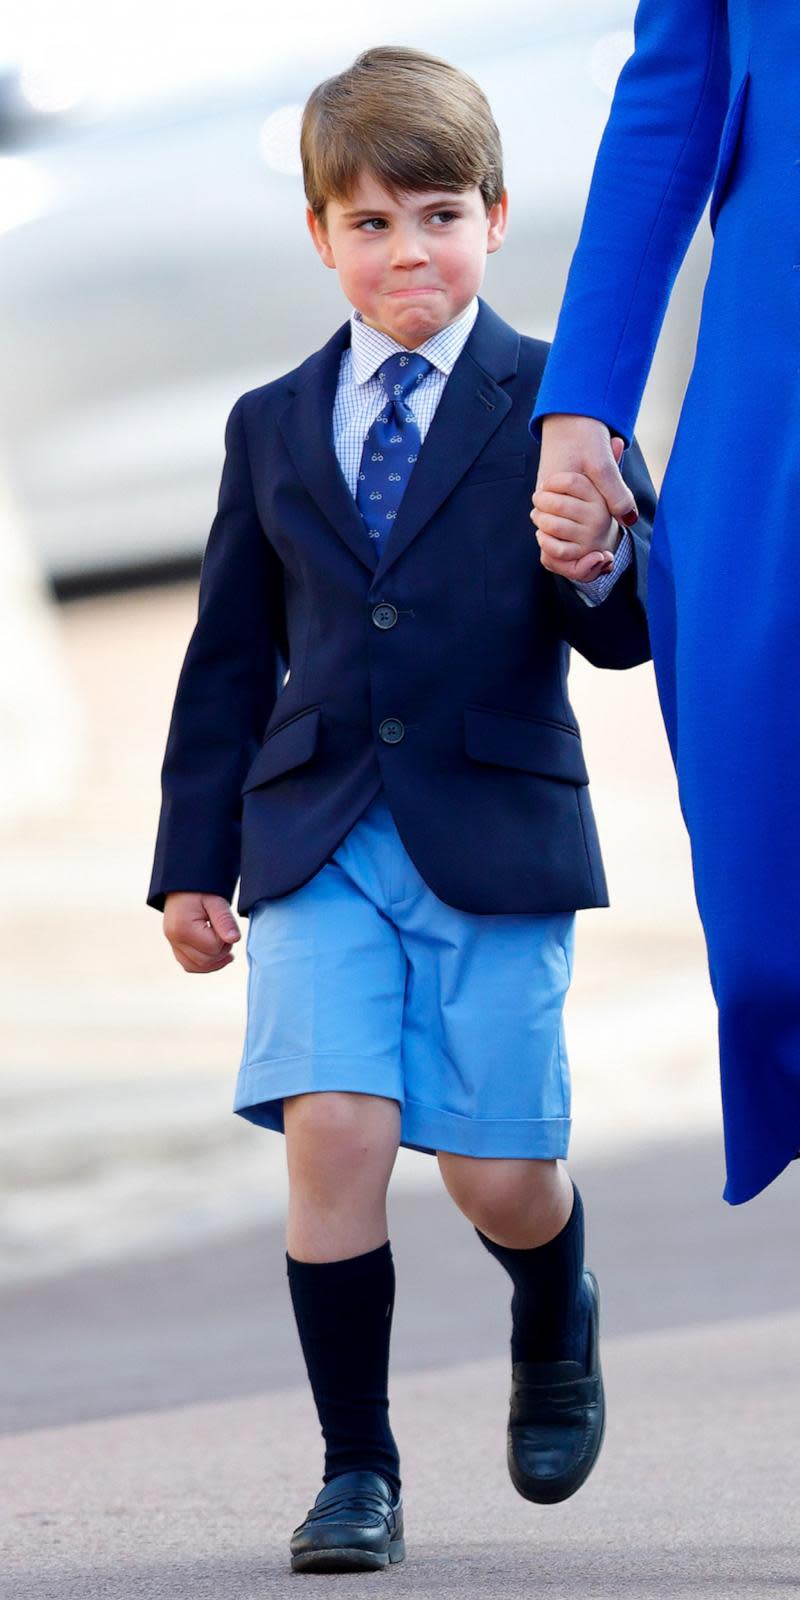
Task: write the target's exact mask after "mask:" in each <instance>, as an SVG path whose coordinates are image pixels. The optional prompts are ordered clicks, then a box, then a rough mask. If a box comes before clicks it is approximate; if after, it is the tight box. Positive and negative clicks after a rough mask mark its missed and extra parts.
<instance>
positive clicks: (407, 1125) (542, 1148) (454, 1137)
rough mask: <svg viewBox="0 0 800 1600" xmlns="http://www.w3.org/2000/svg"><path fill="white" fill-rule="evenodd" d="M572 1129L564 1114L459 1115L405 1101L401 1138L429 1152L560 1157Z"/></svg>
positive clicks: (536, 1157)
mask: <svg viewBox="0 0 800 1600" xmlns="http://www.w3.org/2000/svg"><path fill="white" fill-rule="evenodd" d="M571 1128H572V1121H571V1118H569V1117H529V1118H517V1117H514V1118H488V1117H486V1118H485V1117H464V1116H460V1115H459V1114H458V1112H455V1111H442V1110H440V1109H439V1107H438V1106H426V1105H421V1104H420V1103H419V1101H415V1100H406V1102H405V1105H404V1107H403V1113H402V1124H401V1137H400V1142H401V1144H404V1145H406V1146H407V1147H408V1148H409V1149H410V1150H421V1151H423V1152H424V1153H426V1154H431V1155H434V1154H435V1153H436V1151H437V1150H447V1151H449V1152H450V1153H451V1154H453V1155H461V1156H486V1157H495V1158H502V1157H508V1158H511V1159H513V1158H514V1157H518V1158H519V1159H520V1160H525V1159H526V1158H527V1159H528V1160H539V1161H542V1160H564V1159H565V1158H566V1155H567V1152H568V1150H569V1137H570V1132H571Z"/></svg>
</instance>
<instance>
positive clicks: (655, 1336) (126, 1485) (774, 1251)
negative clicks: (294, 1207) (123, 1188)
mask: <svg viewBox="0 0 800 1600" xmlns="http://www.w3.org/2000/svg"><path fill="white" fill-rule="evenodd" d="M574 1170H575V1173H576V1176H577V1178H578V1181H579V1182H580V1184H581V1187H582V1190H583V1193H584V1198H585V1201H586V1207H587V1213H588V1215H589V1218H590V1252H589V1254H590V1259H591V1261H592V1263H593V1264H594V1266H595V1267H596V1269H597V1271H598V1274H599V1277H600V1280H601V1286H602V1293H603V1327H604V1360H605V1367H606V1377H607V1386H608V1392H609V1404H610V1421H609V1431H608V1438H607V1443H606V1446H605V1449H604V1452H603V1455H602V1457H601V1461H600V1463H599V1465H598V1468H597V1470H596V1472H595V1473H594V1475H593V1477H592V1479H591V1480H590V1482H589V1483H588V1484H587V1485H586V1487H585V1488H584V1489H583V1490H582V1491H581V1493H580V1494H579V1495H578V1496H576V1497H575V1499H574V1500H573V1501H571V1502H569V1503H568V1504H567V1505H564V1506H561V1507H555V1508H550V1509H544V1508H540V1507H534V1506H529V1505H527V1504H526V1503H525V1502H523V1501H521V1500H520V1499H519V1498H518V1496H516V1494H515V1493H514V1491H513V1489H512V1488H511V1486H510V1484H509V1482H508V1480H507V1477H506V1473H505V1465H504V1456H503V1449H504V1441H503V1434H504V1423H505V1411H506V1398H507V1386H508V1361H507V1354H506V1350H507V1317H508V1311H507V1303H508V1293H507V1285H506V1281H505V1280H504V1278H503V1275H502V1273H501V1272H500V1269H499V1268H498V1267H497V1264H496V1263H495V1262H493V1261H492V1260H491V1259H490V1258H489V1257H488V1256H487V1255H486V1254H485V1253H484V1252H483V1251H482V1250H481V1249H480V1247H479V1245H478V1243H477V1241H476V1240H475V1239H474V1236H473V1233H472V1230H471V1228H470V1227H469V1225H468V1224H467V1223H465V1221H464V1219H463V1218H461V1217H460V1216H459V1214H458V1213H457V1212H456V1211H455V1209H454V1208H453V1207H452V1205H451V1204H450V1203H449V1201H448V1200H447V1199H446V1197H445V1196H444V1195H443V1194H442V1195H438V1194H436V1193H428V1194H423V1195H414V1194H407V1193H402V1194H399V1195H398V1196H396V1197H395V1198H394V1199H393V1202H392V1212H391V1236H392V1241H393V1248H394V1252H395V1257H396V1262H397V1271H398V1307H397V1314H396V1322H395V1335H394V1343H393V1374H394V1378H393V1386H392V1415H393V1421H394V1426H395V1429H396V1432H397V1434H398V1438H399V1440H400V1443H401V1448H402V1450H403V1465H404V1474H405V1493H406V1505H407V1519H408V1541H407V1542H408V1559H407V1561H406V1563H405V1565H404V1566H403V1567H400V1568H396V1569H393V1570H392V1571H391V1573H388V1574H383V1575H380V1576H376V1577H356V1578H351V1577H345V1576H341V1577H335V1578H328V1579H327V1580H320V1579H316V1581H317V1582H323V1581H326V1582H327V1583H329V1584H330V1585H332V1586H333V1587H334V1588H335V1590H336V1592H337V1593H343V1594H346V1595H349V1594H350V1593H351V1592H353V1593H354V1592H355V1587H356V1586H360V1585H363V1584H364V1583H367V1584H369V1583H377V1584H379V1585H391V1586H393V1588H395V1589H397V1591H398V1592H404V1593H407V1594H409V1595H413V1596H414V1597H420V1600H421V1597H426V1596H428V1595H431V1596H433V1595H437V1596H448V1595H453V1596H456V1595H458V1596H461V1595H464V1596H472V1595H482V1596H483V1595H485V1596H489V1597H491V1596H495V1595H496V1596H498V1597H499V1596H501V1595H502V1596H508V1597H510V1600H515V1597H517V1596H520V1597H521V1596H523V1595H524V1596H535V1595H537V1594H542V1595H555V1596H564V1597H569V1596H573V1595H574V1596H585V1597H592V1596H606V1595H608V1596H617V1595H618V1596H636V1597H637V1600H639V1597H641V1600H648V1597H650V1596H653V1597H656V1596H657V1597H661V1596H664V1597H666V1596H687V1597H689V1596H692V1597H702V1600H705V1597H708V1600H723V1597H726V1596H732V1597H733V1596H735V1597H737V1600H738V1597H745V1596H748V1597H749V1596H753V1597H764V1600H766V1597H770V1596H773V1595H775V1596H777V1595H786V1594H789V1593H792V1592H795V1591H797V1592H798V1593H800V1539H798V1530H797V1507H798V1504H799V1503H800V1496H799V1495H798V1490H799V1489H800V1461H799V1456H800V1452H799V1451H798V1443H797V1433H798V1429H797V1420H798V1418H797V1401H798V1377H797V1353H798V1336H799V1335H800V1284H798V1277H797V1203H796V1193H797V1182H798V1181H800V1179H799V1177H798V1174H800V1165H799V1166H798V1167H797V1168H795V1167H792V1168H790V1169H789V1170H788V1171H787V1173H786V1174H785V1175H784V1176H783V1178H782V1179H781V1180H779V1181H778V1182H777V1183H776V1184H775V1185H773V1186H772V1188H771V1189H770V1190H769V1191H768V1192H767V1193H766V1194H765V1195H764V1196H762V1197H761V1198H760V1199H758V1200H756V1201H755V1202H753V1203H752V1204H751V1205H749V1206H746V1207H739V1208H736V1209H731V1208H728V1207H726V1206H725V1205H724V1204H723V1203H722V1201H721V1200H720V1197H719V1196H720V1187H721V1171H720V1152H719V1148H718V1143H717V1142H716V1141H714V1142H711V1141H708V1140H705V1139H700V1140H693V1141H687V1142H685V1143H683V1144H681V1143H673V1144H670V1143H662V1144H654V1145H653V1146H652V1147H651V1148H650V1150H649V1151H643V1150H638V1151H636V1152H627V1153H619V1154H618V1155H616V1156H614V1157H611V1156H610V1155H609V1156H608V1157H606V1158H605V1160H604V1161H602V1162H593V1163H589V1164H586V1165H585V1166H583V1167H580V1168H578V1167H577V1166H576V1167H575V1168H574ZM283 1249H284V1246H283V1236H282V1230H281V1229H280V1228H277V1227H274V1226H273V1227H265V1229H264V1230H263V1231H256V1232H248V1233H247V1234H244V1235H241V1236H239V1237H232V1238H231V1239H230V1240H229V1241H228V1242H227V1243H224V1242H220V1241H216V1242H215V1243H213V1244H212V1245H211V1246H209V1248H208V1249H207V1250H203V1251H201V1250H195V1249H192V1250H187V1251H185V1252H184V1253H183V1254H182V1255H174V1256H172V1257H163V1256H162V1257H160V1258H155V1257H154V1258H151V1259H139V1260H127V1261H124V1262H120V1263H117V1264H116V1265H106V1266H104V1267H102V1268H93V1269H91V1270H88V1269H87V1270H84V1271H82V1272H77V1273H71V1274H69V1275H65V1276H64V1277H63V1278H62V1279H52V1280H48V1281H45V1282H40V1283H38V1284H34V1285H32V1286H28V1287H26V1288H22V1287H20V1288H18V1289H16V1290H14V1291H9V1292H7V1293H6V1294H4V1295H3V1297H2V1299H1V1300H0V1319H1V1321H2V1327H3V1330H4V1333H3V1341H4V1353H3V1362H2V1372H3V1379H2V1388H3V1410H4V1421H5V1428H6V1430H7V1431H6V1437H5V1438H4V1439H3V1440H2V1441H0V1474H1V1475H2V1481H3V1483H4V1485H5V1491H6V1493H5V1498H6V1502H7V1518H6V1521H7V1530H6V1553H5V1555H4V1558H3V1566H2V1576H1V1577H0V1594H2V1596H3V1597H4V1600H5V1596H6V1595H7V1596H8V1597H9V1600H12V1597H13V1600H29V1597H30V1600H44V1597H48V1600H49V1597H53V1600H56V1597H58V1600H62V1597H63V1600H70V1597H72V1596H78V1595H80V1596H81V1597H82V1600H95V1597H97V1600H100V1597H103V1600H116V1597H120V1600H128V1597H133V1596H137V1597H142V1600H151V1597H152V1600H161V1597H162V1596H169V1597H175V1600H184V1597H186V1600H189V1597H192V1600H194V1597H197V1596H205V1595H209V1596H215V1597H219V1600H246V1597H247V1600H249V1597H256V1596H260V1595H272V1594H282V1593H284V1592H286V1593H287V1594H289V1593H295V1592H296V1589H295V1587H294V1586H295V1585H296V1584H298V1583H302V1581H303V1579H302V1578H299V1577H293V1576H292V1574H291V1573H290V1572H289V1569H288V1565H287V1555H286V1540H287V1536H288V1533H289V1532H290V1531H291V1528H292V1527H293V1526H294V1525H295V1523H296V1522H297V1521H298V1520H300V1518H301V1517H302V1515H303V1513H304V1511H305V1509H306V1507H307V1505H308V1504H310V1503H311V1499H312V1498H313V1495H314V1493H315V1492H316V1488H317V1487H318V1473H319V1464H320V1443H319V1436H318V1427H317V1422H316V1417H315V1415H314V1413H313V1408H312V1405H311V1401H310V1397H309V1395H308V1392H307V1389H306V1387H305V1385H304V1383H303V1382H302V1369H301V1366H300V1360H299V1354H298V1351H297V1347H296V1336H295V1334H294V1331H293V1327H292V1324H291V1318H290V1314H289V1304H288V1296H287V1294H286V1286H285V1281H284V1260H283ZM309 1581H311V1582H312V1583H313V1582H314V1581H315V1580H314V1579H313V1578H312V1579H310V1580H309ZM290 1585H291V1586H292V1587H291V1588H290V1587H289V1586H290Z"/></svg>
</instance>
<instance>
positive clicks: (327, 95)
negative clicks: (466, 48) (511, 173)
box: [300, 45, 503, 217]
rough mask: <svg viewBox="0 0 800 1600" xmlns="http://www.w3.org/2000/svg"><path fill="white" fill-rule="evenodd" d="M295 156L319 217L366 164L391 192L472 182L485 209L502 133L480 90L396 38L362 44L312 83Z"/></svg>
mask: <svg viewBox="0 0 800 1600" xmlns="http://www.w3.org/2000/svg"><path fill="white" fill-rule="evenodd" d="M300 154H301V156H302V161H303V182H304V185H305V191H306V198H307V200H308V203H309V205H310V207H311V210H312V211H313V212H314V214H315V216H318V217H321V216H322V215H323V213H324V211H325V206H326V203H327V201H328V200H346V199H347V198H348V196H349V195H350V194H351V193H352V191H353V189H354V187H355V185H356V183H357V182H358V179H359V177H360V175H361V173H362V172H365V171H369V172H372V173H374V175H375V177H376V178H377V179H378V180H379V182H380V183H382V184H383V186H384V188H386V189H388V190H389V192H390V193H392V194H396V193H403V192H412V193H413V192H419V191H420V190H423V189H451V190H454V191H464V190H465V189H471V188H472V186H473V185H474V184H477V185H478V188H479V189H480V191H481V194H482V195H483V199H484V204H485V205H486V208H487V210H488V209H489V207H490V206H493V205H495V204H496V203H497V201H498V200H499V199H500V196H501V194H502V192H503V151H502V148H501V144H500V134H499V133H498V131H497V125H496V123H495V120H494V117H493V116H492V111H491V107H490V105H489V102H488V100H487V98H486V96H485V94H484V93H483V90H482V89H480V88H479V87H478V85H477V83H476V82H475V80H474V79H473V78H470V77H468V76H467V74H466V73H465V72H461V70H460V69H459V68H458V67H452V66H450V65H449V63H448V62H447V61H441V60H440V59H439V57H438V56H430V55H427V54H426V53H425V51H423V50H410V49H406V48H405V47H404V46H402V45H381V46H378V47H377V48H376V49H373V50H365V51H364V52H363V53H362V54H361V55H360V56H358V58H357V59H356V60H355V61H354V62H353V65H352V67H348V68H347V70H346V71H345V72H340V73H338V74H337V76H336V77H334V78H326V79H325V81H324V83H320V84H318V85H317V87H316V89H314V90H312V93H311V94H310V95H309V98H308V100H307V102H306V106H305V110H304V112H303V123H302V129H301V133H300Z"/></svg>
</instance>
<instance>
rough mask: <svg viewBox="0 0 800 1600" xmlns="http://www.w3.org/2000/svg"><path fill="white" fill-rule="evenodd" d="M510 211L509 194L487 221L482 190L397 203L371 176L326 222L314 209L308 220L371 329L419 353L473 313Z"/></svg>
mask: <svg viewBox="0 0 800 1600" xmlns="http://www.w3.org/2000/svg"><path fill="white" fill-rule="evenodd" d="M507 209H508V202H507V198H506V195H505V192H504V193H503V196H502V198H501V199H500V200H499V201H498V203H497V205H495V206H492V208H491V210H490V211H489V212H488V213H487V210H486V206H485V204H484V200H483V195H482V194H481V192H480V189H479V188H478V186H477V184H476V185H475V186H474V188H472V189H467V190H465V191H463V192H462V193H457V194H456V193H454V192H453V191H452V190H447V189H430V190H424V191H421V192H419V191H414V192H410V193H404V194H400V195H397V196H394V195H392V194H391V193H390V192H389V190H388V189H385V188H384V187H383V185H382V184H381V183H380V182H379V181H378V179H377V178H376V177H374V176H373V174H372V173H370V172H364V173H362V175H361V177H360V178H359V181H358V183H357V184H356V186H355V188H354V189H353V192H352V194H350V195H349V196H348V198H347V199H346V200H329V201H328V204H327V206H326V208H325V216H324V218H319V217H315V216H314V213H313V211H311V209H310V208H309V209H308V212H307V220H308V226H309V229H310V232H311V237H312V239H313V240H314V244H315V245H316V248H317V250H318V252H319V254H320V256H321V258H322V260H323V261H324V263H325V265H326V267H335V269H336V271H337V272H338V274H339V282H340V283H341V285H342V289H343V291H344V293H345V294H346V296H347V298H348V300H349V301H350V303H351V305H354V306H355V307H356V309H357V310H358V311H360V312H361V315H362V317H363V318H364V321H365V322H366V323H368V324H369V326H370V327H371V328H379V329H380V331H381V333H388V334H389V335H390V337H391V338H392V339H396V341H397V343H398V344H402V345H405V346H406V348H407V349H409V350H413V349H414V348H415V346H417V345H419V344H422V343H423V342H424V340H425V339H429V338H430V337H431V335H432V334H434V333H438V331H439V329H440V328H445V327H447V324H448V323H450V322H452V321H453V320H454V318H455V317H457V316H458V315H459V314H460V312H462V311H463V310H464V308H465V306H468V305H469V302H470V300H471V299H472V298H473V295H475V294H476V293H477V291H478V289H479V288H480V285H481V283H482V282H483V275H484V271H485V269H486V257H487V255H488V254H490V253H491V252H493V251H495V250H499V249H500V246H501V244H502V242H503V238H504V235H505V230H506V216H507Z"/></svg>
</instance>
